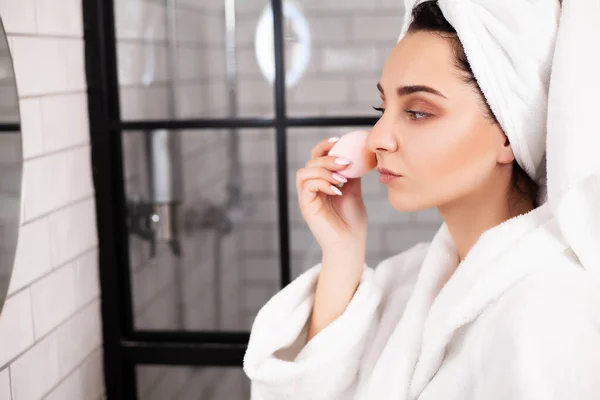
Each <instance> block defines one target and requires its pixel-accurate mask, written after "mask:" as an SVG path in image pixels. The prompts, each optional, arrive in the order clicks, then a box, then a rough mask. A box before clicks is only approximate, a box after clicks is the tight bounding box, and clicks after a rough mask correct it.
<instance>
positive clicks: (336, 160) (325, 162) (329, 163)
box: [306, 156, 351, 171]
mask: <svg viewBox="0 0 600 400" xmlns="http://www.w3.org/2000/svg"><path fill="white" fill-rule="evenodd" d="M350 163H351V162H350V161H349V160H346V159H345V158H340V157H334V156H324V157H318V158H313V159H310V160H308V162H307V163H306V167H309V168H311V167H319V168H325V169H328V170H331V171H341V170H343V169H345V168H346V167H348V165H350Z"/></svg>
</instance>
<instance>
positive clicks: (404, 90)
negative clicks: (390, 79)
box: [377, 83, 448, 99]
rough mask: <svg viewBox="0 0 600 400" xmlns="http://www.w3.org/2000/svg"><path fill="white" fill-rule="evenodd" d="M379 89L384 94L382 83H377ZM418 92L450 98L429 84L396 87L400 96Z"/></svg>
mask: <svg viewBox="0 0 600 400" xmlns="http://www.w3.org/2000/svg"><path fill="white" fill-rule="evenodd" d="M377 90H379V92H380V93H381V94H383V87H381V84H380V83H378V84H377ZM417 92H426V93H431V94H435V95H436V96H440V97H443V98H445V99H448V98H447V97H446V96H444V95H443V94H442V93H440V92H439V91H437V90H435V89H434V88H432V87H429V86H424V85H409V86H400V87H399V88H398V89H396V93H397V94H398V96H407V95H409V94H413V93H417Z"/></svg>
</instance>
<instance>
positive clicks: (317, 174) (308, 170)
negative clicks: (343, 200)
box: [296, 167, 348, 189]
mask: <svg viewBox="0 0 600 400" xmlns="http://www.w3.org/2000/svg"><path fill="white" fill-rule="evenodd" d="M311 179H323V180H326V181H327V182H329V183H331V184H333V185H336V186H337V185H339V184H340V183H346V182H348V179H346V178H344V177H343V176H342V175H340V174H338V173H337V172H332V171H329V170H327V169H325V168H319V167H305V168H300V169H299V170H298V172H297V173H296V185H297V187H296V188H297V189H298V188H300V189H301V188H302V186H303V185H304V182H306V181H308V180H311Z"/></svg>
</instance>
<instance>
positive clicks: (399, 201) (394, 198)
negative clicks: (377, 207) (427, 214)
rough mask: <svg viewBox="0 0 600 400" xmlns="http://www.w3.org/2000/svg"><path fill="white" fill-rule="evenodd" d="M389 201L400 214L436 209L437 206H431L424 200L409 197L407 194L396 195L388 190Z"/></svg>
mask: <svg viewBox="0 0 600 400" xmlns="http://www.w3.org/2000/svg"><path fill="white" fill-rule="evenodd" d="M388 200H389V202H390V205H391V206H392V207H394V209H396V210H398V211H400V212H416V211H421V210H427V209H428V208H432V207H435V204H429V203H428V202H425V201H423V200H424V199H422V198H419V197H414V196H408V195H407V194H406V193H404V192H403V193H394V191H393V190H388Z"/></svg>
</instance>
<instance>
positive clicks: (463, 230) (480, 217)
mask: <svg viewBox="0 0 600 400" xmlns="http://www.w3.org/2000/svg"><path fill="white" fill-rule="evenodd" d="M496 187H497V185H496ZM498 192H499V193H498ZM483 193H485V195H483V194H479V195H478V194H474V195H472V196H469V197H468V198H462V199H460V200H457V201H455V202H453V203H452V204H446V205H444V206H440V207H438V209H439V212H440V215H441V216H442V218H443V219H444V222H446V224H447V225H448V230H449V231H450V234H451V235H452V239H453V241H454V244H455V246H456V249H457V251H458V255H459V259H460V261H462V260H464V259H465V257H466V256H467V254H468V253H469V251H470V250H471V248H472V247H473V246H474V245H475V243H476V242H477V240H478V239H479V237H480V236H481V234H482V233H484V232H485V231H487V230H488V229H491V228H493V227H495V226H497V225H499V224H501V223H502V222H504V221H506V220H509V219H510V218H513V217H516V216H518V215H521V214H526V213H528V212H529V211H531V210H533V208H534V205H533V203H532V201H531V200H530V199H526V198H524V197H523V196H522V195H520V194H517V193H515V191H514V190H513V191H512V192H509V191H507V190H504V191H502V190H497V192H496V193H494V191H493V190H491V191H490V190H487V191H485V192H483ZM508 193H510V195H509V194H508ZM509 204H510V206H509Z"/></svg>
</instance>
